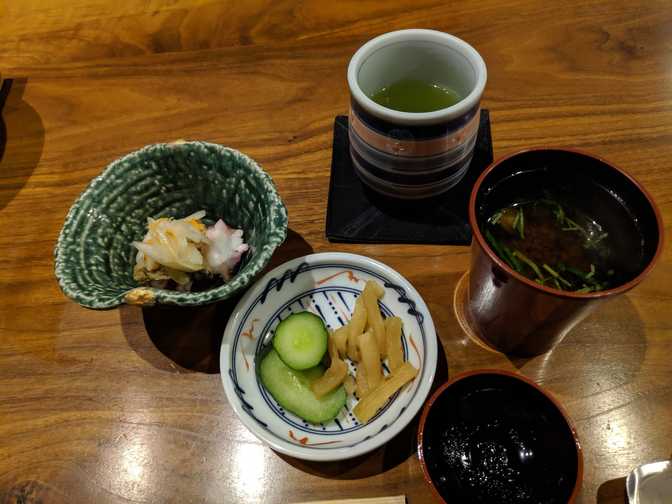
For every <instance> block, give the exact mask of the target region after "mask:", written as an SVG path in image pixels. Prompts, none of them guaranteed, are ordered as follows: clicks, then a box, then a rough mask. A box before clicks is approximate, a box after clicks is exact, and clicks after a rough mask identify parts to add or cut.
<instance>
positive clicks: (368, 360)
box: [359, 330, 383, 389]
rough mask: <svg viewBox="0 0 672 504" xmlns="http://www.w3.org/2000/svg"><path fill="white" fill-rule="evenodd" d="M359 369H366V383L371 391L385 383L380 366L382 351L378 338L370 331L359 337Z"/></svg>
mask: <svg viewBox="0 0 672 504" xmlns="http://www.w3.org/2000/svg"><path fill="white" fill-rule="evenodd" d="M359 355H360V356H361V358H362V359H361V361H360V362H359V368H360V369H361V368H364V372H365V373H366V382H367V385H368V386H369V388H370V389H375V388H376V387H377V386H378V385H380V383H381V382H382V381H383V370H382V367H381V365H380V351H379V350H378V342H377V341H376V337H375V336H374V334H373V333H372V332H371V331H370V330H369V331H366V332H365V333H364V334H362V335H361V336H360V337H359Z"/></svg>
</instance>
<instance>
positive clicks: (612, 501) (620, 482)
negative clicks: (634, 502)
mask: <svg viewBox="0 0 672 504" xmlns="http://www.w3.org/2000/svg"><path fill="white" fill-rule="evenodd" d="M627 502H628V495H627V493H626V490H625V478H618V479H613V480H610V481H605V482H604V483H602V484H601V485H600V487H599V488H598V489H597V504H624V503H627Z"/></svg>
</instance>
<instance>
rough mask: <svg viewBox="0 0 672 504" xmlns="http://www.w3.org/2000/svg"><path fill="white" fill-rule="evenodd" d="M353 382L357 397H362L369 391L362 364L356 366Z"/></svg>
mask: <svg viewBox="0 0 672 504" xmlns="http://www.w3.org/2000/svg"><path fill="white" fill-rule="evenodd" d="M355 382H356V384H357V397H360V398H361V397H364V396H365V395H366V394H368V393H369V384H368V382H367V380H366V370H365V369H364V366H363V365H361V364H360V365H359V366H357V374H356V375H355Z"/></svg>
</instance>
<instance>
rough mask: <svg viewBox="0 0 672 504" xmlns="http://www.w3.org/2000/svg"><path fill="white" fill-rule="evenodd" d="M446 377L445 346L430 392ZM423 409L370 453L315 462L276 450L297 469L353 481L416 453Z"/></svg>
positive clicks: (376, 472)
mask: <svg viewBox="0 0 672 504" xmlns="http://www.w3.org/2000/svg"><path fill="white" fill-rule="evenodd" d="M447 379H448V361H447V360H446V356H445V353H444V352H443V348H441V347H439V352H438V360H437V365H436V374H435V376H434V382H433V383H432V388H431V390H430V392H429V395H431V394H432V393H433V392H434V390H436V389H437V388H438V387H439V386H440V385H441V384H442V383H444V382H445V381H446V380H447ZM428 397H429V396H428ZM421 412H422V409H421V410H420V411H419V412H418V414H417V415H416V416H415V417H414V418H413V420H411V422H410V423H409V424H408V425H407V426H406V427H404V428H403V429H402V430H401V432H399V434H397V435H396V436H395V437H393V438H392V439H391V440H390V441H388V442H387V444H385V445H383V446H381V447H380V448H378V449H376V450H374V451H372V452H370V453H366V454H364V455H360V456H359V457H355V458H352V459H348V460H341V461H336V462H313V461H308V460H300V459H297V458H294V457H290V456H288V455H283V454H281V453H277V452H276V453H277V455H278V456H279V457H280V458H282V459H283V460H284V461H285V462H287V463H288V464H290V465H292V466H294V467H296V468H297V469H299V470H301V471H304V472H307V473H310V474H314V475H316V476H321V477H323V478H332V479H341V480H351V479H360V478H367V477H369V476H373V475H375V474H382V473H384V472H387V471H389V470H390V469H393V468H395V467H396V466H398V465H399V464H401V463H403V462H404V461H405V460H407V459H408V458H409V457H410V456H415V454H416V452H417V448H418V441H417V438H418V425H419V423H420V414H421Z"/></svg>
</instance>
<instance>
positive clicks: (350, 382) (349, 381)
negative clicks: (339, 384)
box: [343, 375, 357, 395]
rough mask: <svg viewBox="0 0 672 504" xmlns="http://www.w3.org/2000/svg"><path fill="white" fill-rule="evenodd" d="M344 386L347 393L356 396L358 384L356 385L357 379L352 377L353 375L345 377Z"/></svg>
mask: <svg viewBox="0 0 672 504" xmlns="http://www.w3.org/2000/svg"><path fill="white" fill-rule="evenodd" d="M343 386H344V387H345V391H346V392H347V393H348V394H350V395H352V394H354V393H355V390H357V384H356V383H355V379H354V378H353V377H352V375H348V376H346V377H345V380H343Z"/></svg>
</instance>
